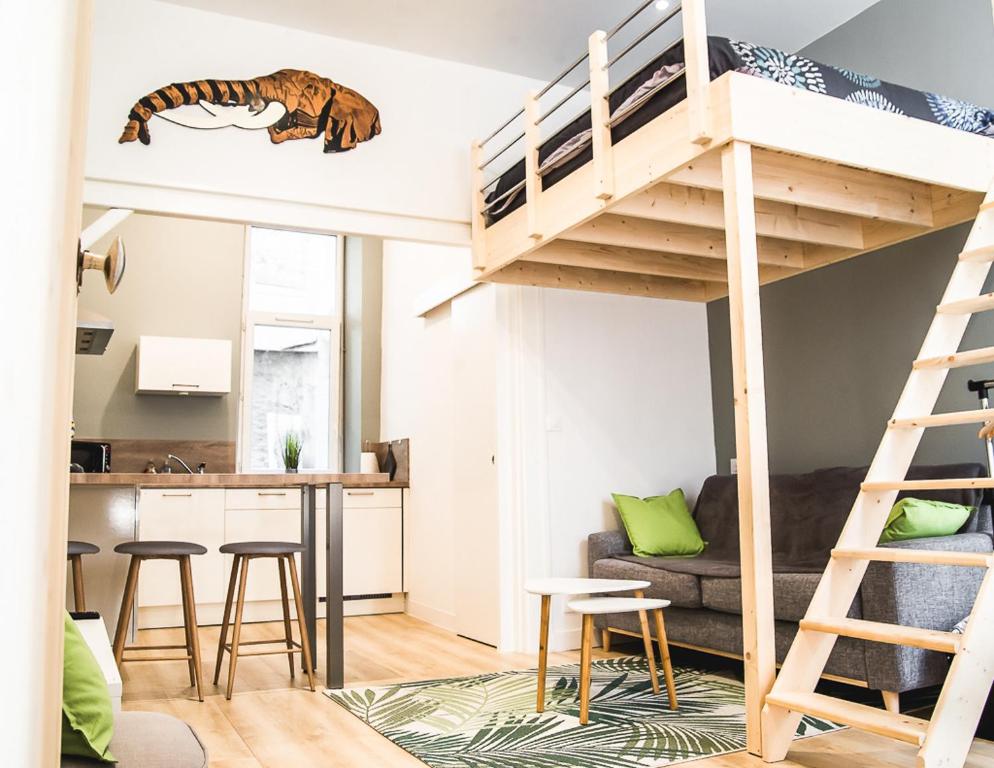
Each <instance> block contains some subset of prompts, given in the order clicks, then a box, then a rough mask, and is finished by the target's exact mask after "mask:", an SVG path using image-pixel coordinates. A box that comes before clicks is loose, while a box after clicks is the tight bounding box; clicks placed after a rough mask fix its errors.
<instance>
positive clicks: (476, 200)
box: [469, 141, 487, 272]
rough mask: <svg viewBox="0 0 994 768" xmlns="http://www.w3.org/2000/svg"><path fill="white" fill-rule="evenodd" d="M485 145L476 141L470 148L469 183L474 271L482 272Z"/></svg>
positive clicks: (483, 254)
mask: <svg viewBox="0 0 994 768" xmlns="http://www.w3.org/2000/svg"><path fill="white" fill-rule="evenodd" d="M482 163H483V145H482V144H481V143H480V142H479V141H474V142H473V143H472V145H470V148H469V166H470V174H469V183H470V189H471V192H472V197H471V200H472V202H471V204H470V209H471V211H470V216H471V219H470V227H471V229H470V232H471V237H472V259H473V271H474V272H482V271H483V270H484V269H485V268H486V266H487V254H486V241H485V239H484V235H485V233H484V226H483V225H484V222H483V204H484V202H483V201H484V195H483V169H482V168H480V165H481V164H482Z"/></svg>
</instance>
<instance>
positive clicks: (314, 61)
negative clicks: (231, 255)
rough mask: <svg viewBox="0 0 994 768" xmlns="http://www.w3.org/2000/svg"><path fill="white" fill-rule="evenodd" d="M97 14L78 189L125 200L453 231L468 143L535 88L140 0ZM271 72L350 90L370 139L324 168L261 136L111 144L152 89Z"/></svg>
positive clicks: (315, 148)
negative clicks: (186, 200) (289, 211)
mask: <svg viewBox="0 0 994 768" xmlns="http://www.w3.org/2000/svg"><path fill="white" fill-rule="evenodd" d="M96 11H97V12H96V20H95V38H94V54H93V55H94V61H93V87H92V99H91V107H90V123H89V135H88V144H87V158H86V161H87V164H86V175H87V178H88V180H89V182H90V184H89V186H88V189H89V190H92V189H94V188H95V187H94V185H95V184H96V183H97V182H102V181H107V180H109V181H113V182H126V183H127V184H128V185H129V189H130V188H131V187H135V186H136V185H138V186H142V185H154V186H164V187H169V188H176V189H179V190H212V191H218V192H223V193H226V194H231V195H236V196H239V198H238V199H241V200H243V201H245V200H246V198H249V197H260V198H265V199H279V200H291V201H299V202H306V203H313V204H318V205H320V206H330V207H333V208H338V209H341V210H348V211H355V210H363V211H376V212H385V213H390V214H399V215H402V216H407V217H422V218H427V219H432V220H445V221H458V222H465V221H467V220H468V218H469V201H470V196H469V183H468V180H469V171H468V163H469V143H470V141H471V140H472V139H473V138H479V137H482V136H483V135H486V134H487V133H489V131H490V129H491V128H492V127H495V126H496V125H498V124H499V123H500V122H502V121H503V119H504V118H506V117H509V116H510V115H511V114H512V113H513V112H514V111H515V110H517V109H518V108H519V106H520V104H521V103H522V100H523V98H524V95H525V94H526V93H527V91H528V90H529V89H530V88H533V87H535V86H536V83H535V81H532V80H529V79H527V78H522V77H519V76H517V75H508V74H504V73H500V72H495V71H493V70H487V69H482V68H479V67H472V66H468V65H464V64H456V63H452V62H447V61H442V60H439V59H432V58H428V57H425V56H417V55H413V54H408V53H402V52H399V51H394V50H390V49H386V48H379V47H376V46H370V45H366V44H361V43H356V42H352V41H348V40H341V39H336V38H331V37H326V36H322V35H317V34H310V33H306V32H302V31H299V30H292V29H288V28H284V27H278V26H273V25H269V24H263V23H259V22H254V21H248V20H244V19H239V18H234V17H228V16H222V15H219V14H213V13H207V12H203V11H199V10H193V9H189V8H185V7H180V6H176V5H172V4H168V3H162V2H154V1H153V0H100V2H99V3H97V9H96ZM329 12H331V11H330V10H329ZM282 68H294V69H307V70H311V71H313V72H315V73H317V74H319V75H321V76H323V77H327V78H330V79H331V80H334V81H335V82H338V83H341V84H344V85H346V86H349V87H351V88H353V89H355V90H357V91H358V92H360V93H361V94H363V95H364V96H366V97H367V98H368V99H369V100H370V101H372V102H373V103H374V104H375V105H376V106H377V107H378V108H379V110H380V114H381V119H382V124H383V133H382V134H381V135H380V136H377V137H376V138H374V139H373V140H372V141H369V142H366V143H363V144H360V145H359V146H358V147H357V148H356V149H355V150H353V151H351V152H346V153H340V154H329V155H325V154H323V153H322V147H323V139H314V140H297V141H288V142H285V143H284V144H282V145H279V146H276V145H272V144H271V143H270V141H269V137H268V135H267V134H266V132H265V131H245V130H239V129H236V128H226V129H221V130H215V131H203V130H194V129H190V128H184V127H181V126H178V125H174V124H172V123H169V122H167V121H165V120H162V119H159V118H153V119H152V121H151V122H150V124H149V128H150V132H151V144H150V145H149V146H143V145H141V144H140V143H138V142H134V143H130V144H123V145H121V144H118V143H117V140H118V137H119V136H120V133H121V130H122V128H123V127H124V124H125V122H126V120H127V117H128V113H129V111H130V109H131V107H132V105H133V104H134V103H135V102H136V101H137V100H138V99H139V98H140V97H141V96H144V95H146V94H147V93H149V92H152V91H154V90H156V89H157V88H160V87H162V86H165V85H168V84H170V83H173V82H181V81H188V80H196V79H203V78H226V79H248V78H251V77H257V76H260V75H266V74H270V73H272V72H274V71H276V70H278V69H282ZM185 109H188V110H191V109H198V108H197V107H193V106H189V107H185ZM132 191H134V190H132ZM135 194H137V192H136V193H135ZM141 199H146V198H144V197H142V198H141ZM101 202H105V203H106V202H108V201H101ZM111 202H113V201H111ZM188 212H193V211H188Z"/></svg>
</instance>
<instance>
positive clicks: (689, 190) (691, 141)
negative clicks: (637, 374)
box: [471, 0, 994, 768]
mask: <svg viewBox="0 0 994 768" xmlns="http://www.w3.org/2000/svg"><path fill="white" fill-rule="evenodd" d="M650 7H657V8H658V7H659V6H658V5H657V3H656V2H654V1H653V0H648V1H647V2H644V3H642V4H640V6H639V7H637V8H636V9H635V10H634V11H633V12H632V13H631V14H630V15H629V16H628V17H627V18H625V19H624V20H623V21H622V22H621V23H620V24H618V25H617V26H616V27H614V28H613V29H612V30H610V31H609V32H606V33H605V32H595V33H594V34H592V35H591V36H590V39H589V44H588V50H587V52H586V53H585V54H584V55H583V56H581V57H580V58H579V59H577V60H576V61H575V62H574V63H573V64H572V65H570V66H569V67H568V68H567V69H566V70H564V71H563V73H562V74H561V75H560V76H559V77H557V78H556V79H555V80H553V81H552V82H551V83H549V84H548V85H546V86H545V87H543V88H542V89H541V90H538V91H535V92H532V93H530V94H529V95H528V96H527V98H526V100H525V104H524V107H523V109H521V110H520V111H519V112H518V113H516V114H515V115H514V116H512V117H511V118H510V119H509V120H508V121H506V122H505V123H504V124H503V125H501V126H500V127H498V129H497V130H496V131H494V132H493V133H492V134H491V135H490V136H488V137H487V138H486V139H484V140H483V141H481V142H474V144H473V145H472V147H471V171H472V263H473V272H474V277H475V279H476V280H478V281H484V282H493V283H505V284H512V285H530V286H539V287H555V288H565V289H574V290H585V291H600V292H607V293H617V294H625V295H635V296H644V297H655V298H664V299H681V300H689V301H711V300H713V299H717V298H722V297H726V296H727V297H728V299H729V319H730V324H731V347H732V374H733V390H734V392H733V394H734V400H735V425H736V458H737V461H738V498H739V532H740V551H741V558H742V600H743V610H742V621H743V637H744V648H743V654H742V655H743V659H744V667H745V698H746V737H747V749H748V751H749V752H751V753H752V754H755V755H760V756H762V757H763V759H764V760H765V761H767V762H776V761H779V760H783V759H784V758H785V756H786V754H787V751H788V749H789V747H790V745H791V743H792V740H793V737H794V732H795V729H796V728H797V724H798V722H799V721H800V718H801V717H802V715H804V714H810V715H816V716H820V717H824V718H826V719H829V720H834V721H836V722H840V723H844V724H847V725H851V726H854V727H857V728H861V729H864V730H867V731H869V732H872V733H877V734H880V735H884V736H888V737H891V738H894V739H898V740H902V741H905V742H909V743H911V744H914V745H916V746H918V747H919V752H918V758H917V764H918V765H919V766H924V767H925V768H938V766H943V767H949V768H952V767H954V766H962V765H963V764H964V762H965V760H966V757H967V754H968V752H969V750H970V745H971V742H972V737H973V733H974V729H975V728H976V724H977V721H978V720H979V718H980V714H981V711H982V709H983V706H984V702H985V700H986V697H987V694H988V691H989V690H990V688H991V683H992V681H994V650H992V649H994V575H992V574H994V556H990V555H983V554H977V553H956V552H944V553H939V552H934V551H926V550H912V549H907V550H900V551H895V550H891V549H886V548H880V547H878V546H877V540H878V538H879V536H880V533H881V532H882V530H883V527H884V525H885V523H886V518H887V513H888V512H889V511H890V508H891V506H892V505H893V504H894V501H895V499H896V497H897V494H898V492H900V491H910V490H929V489H948V488H971V487H972V488H976V487H985V488H994V480H992V479H990V478H984V479H979V480H978V479H976V478H974V479H955V478H953V479H940V480H934V481H920V480H917V481H908V480H906V479H905V476H906V473H907V470H908V467H909V466H910V464H911V461H912V458H913V457H914V453H915V450H916V449H917V447H918V444H919V442H920V440H921V437H922V434H923V432H924V430H925V429H926V428H933V427H943V426H948V425H954V424H970V423H980V424H984V425H987V427H985V428H994V409H985V410H980V411H968V412H962V413H947V414H935V413H933V409H934V408H935V404H936V401H937V399H938V395H939V391H940V389H941V387H942V384H943V382H944V381H945V377H946V374H947V373H948V370H949V369H951V368H955V367H962V366H966V365H975V364H981V363H994V347H987V348H984V349H978V350H969V351H965V352H960V351H959V345H960V343H961V342H962V339H963V335H964V332H965V330H966V326H967V323H968V321H969V319H970V317H971V316H972V314H974V313H977V312H982V311H989V310H994V294H983V293H982V291H983V285H984V281H985V279H986V278H987V276H988V274H989V271H990V268H991V264H992V262H994V191H992V185H991V182H992V177H994V142H992V141H991V140H990V139H991V136H992V135H994V127H992V126H994V114H992V113H991V112H989V111H987V110H984V109H982V108H979V107H976V106H974V105H971V104H966V103H964V102H958V101H956V100H954V99H949V98H947V97H943V96H940V95H938V94H930V93H921V92H918V91H913V90H911V89H906V88H902V87H900V86H894V85H891V84H887V83H882V82H880V81H878V80H877V79H876V78H873V77H872V76H867V75H861V74H858V73H855V72H851V71H849V70H842V69H836V68H830V67H824V66H822V65H818V64H816V63H814V62H811V61H809V60H807V59H804V58H803V57H798V56H790V55H788V54H784V53H782V52H779V51H775V50H773V49H766V48H761V47H757V46H751V45H748V44H744V43H737V42H734V41H727V40H723V39H721V38H709V37H708V35H707V26H706V22H705V16H704V0H683V2H682V4H680V5H676V6H675V7H673V8H672V9H670V10H666V11H664V12H663V13H662V14H661V15H660V17H659V18H658V19H657V20H655V21H654V22H653V23H651V24H650V26H649V27H648V29H646V30H645V31H643V32H641V33H639V34H637V35H636V36H635V37H634V39H633V40H632V41H631V42H630V43H628V44H627V45H624V46H623V47H622V48H621V50H620V51H619V52H617V53H615V54H614V56H613V57H612V56H611V55H609V51H608V45H609V42H610V41H611V40H612V39H614V38H615V36H616V35H617V34H618V33H619V32H620V31H621V30H622V29H624V28H626V27H627V26H628V25H629V24H631V23H633V22H634V21H636V20H637V19H639V18H644V17H643V13H644V12H645V11H646V10H647V9H649V8H650ZM677 14H680V17H681V20H682V36H681V39H680V40H678V41H677V42H676V43H674V44H673V45H671V46H668V47H667V48H666V49H665V50H664V51H663V52H662V53H661V54H659V55H658V56H656V57H655V58H654V59H653V60H652V61H651V62H649V63H648V64H646V65H645V66H644V67H642V68H641V69H640V70H639V72H637V73H636V75H634V76H633V77H632V78H628V79H626V80H625V81H624V82H623V83H622V84H621V85H619V86H617V87H615V88H612V87H611V85H610V76H611V73H612V68H613V67H615V65H616V64H617V62H618V61H619V60H621V59H622V58H623V57H625V56H628V55H629V54H630V53H631V52H632V51H633V50H635V49H636V48H637V47H638V46H639V45H640V44H641V43H642V42H644V41H645V40H647V39H649V38H650V36H651V35H652V34H653V33H654V32H655V31H656V30H659V29H661V28H662V27H663V26H664V25H665V24H666V23H667V22H669V21H670V20H671V19H674V18H675V17H676V16H677ZM583 64H586V65H587V78H586V80H585V81H584V82H583V83H581V84H580V85H578V86H576V87H574V88H572V89H570V88H568V87H567V86H565V85H563V84H562V83H563V81H564V79H565V78H566V77H567V76H568V75H570V73H571V72H573V71H574V70H576V69H577V68H579V67H580V66H581V65H583ZM757 75H758V76H757ZM579 97H583V98H586V99H588V100H589V105H588V106H585V107H584V110H583V112H582V113H581V115H580V116H579V117H578V118H576V119H575V120H573V121H571V122H569V123H567V125H566V126H565V127H563V128H561V129H559V130H557V131H556V132H555V133H554V134H553V135H552V136H551V137H550V138H548V139H546V140H545V141H543V140H542V138H541V132H542V128H543V125H548V124H549V123H547V122H546V121H548V120H549V118H550V116H551V115H553V114H555V113H556V112H557V110H559V109H561V108H562V106H563V105H564V104H567V103H568V102H569V101H570V100H571V99H574V98H579ZM543 98H545V99H546V100H555V103H553V104H552V106H551V107H550V106H547V105H546V104H543V102H542V99H543ZM543 109H544V111H543ZM508 131H511V132H512V133H513V134H514V135H513V136H511V137H510V138H509V137H508V136H507V132H508ZM522 141H523V155H524V157H523V160H521V161H520V162H518V163H512V165H511V166H510V167H503V168H502V169H501V170H499V171H498V170H496V169H497V168H499V167H500V163H498V162H497V161H498V160H501V159H502V158H504V160H502V162H506V158H507V157H508V156H509V155H510V152H511V150H512V149H513V148H514V147H516V146H518V145H519V144H520V143H521V142H522ZM495 147H496V148H495ZM487 155H489V156H487ZM485 157H486V159H484V158H485ZM488 176H489V177H490V178H489V180H488V179H487V177H488ZM971 220H975V223H974V225H973V228H972V230H971V232H970V235H969V237H968V239H967V241H966V245H965V246H964V251H963V252H962V253H961V255H960V258H959V260H958V261H957V264H956V266H955V268H954V270H953V274H952V277H951V278H950V281H949V285H948V287H947V288H946V291H945V293H944V295H943V299H942V303H941V304H940V305H939V306H938V307H937V309H936V315H935V319H934V321H933V323H932V326H931V327H930V329H929V331H928V334H927V335H926V338H925V341H924V344H923V346H922V349H921V352H920V354H919V357H918V359H916V360H915V361H914V362H913V364H912V366H911V373H910V375H909V378H908V382H907V384H906V386H905V388H904V390H903V393H902V395H901V398H900V400H899V401H898V404H897V407H896V409H895V412H894V418H893V419H891V420H890V421H889V422H888V424H887V425H886V430H885V432H884V437H883V439H882V441H881V443H880V447H879V449H878V451H877V453H876V455H875V457H874V460H873V462H872V464H871V465H870V468H869V470H868V474H867V478H866V482H864V483H863V484H862V486H861V488H860V491H859V493H858V495H857V498H856V501H855V503H854V505H853V509H852V512H851V514H850V518H849V521H848V522H847V524H846V526H845V528H844V530H843V532H842V534H841V536H840V539H839V544H838V546H837V548H836V549H835V550H833V551H832V559H831V561H830V563H829V565H828V566H827V568H826V571H825V574H824V575H823V577H822V579H821V582H820V584H819V587H818V589H817V590H816V592H815V594H814V597H813V598H812V600H811V603H810V605H809V607H808V611H807V614H806V616H805V619H804V620H802V621H801V622H800V627H799V630H798V633H797V636H796V637H795V639H794V642H793V645H792V647H791V649H790V651H789V653H788V655H787V658H786V659H785V660H784V664H783V666H782V668H781V671H780V673H779V676H778V675H777V671H776V654H775V648H774V635H773V604H772V601H773V597H772V565H771V552H770V550H771V545H770V516H769V503H770V502H769V471H768V452H767V437H766V399H765V391H764V389H765V383H764V370H763V352H762V326H761V321H760V292H759V288H760V285H762V284H766V283H770V282H773V281H776V280H781V279H785V278H789V277H792V276H794V275H797V274H800V273H802V272H807V271H810V270H812V269H817V268H819V267H823V266H827V265H829V264H832V263H835V262H838V261H841V260H843V259H848V258H852V257H854V256H857V255H859V254H862V253H866V252H869V251H874V250H876V249H879V248H882V247H884V246H888V245H892V244H895V243H899V242H902V241H904V240H908V239H911V238H916V237H920V236H922V235H925V234H927V233H929V232H933V231H936V230H940V229H944V228H947V227H950V226H953V225H955V224H959V223H962V222H966V221H971ZM874 560H886V561H891V562H914V563H922V564H926V565H929V566H934V565H945V566H959V567H980V568H986V569H987V570H986V572H985V576H984V579H983V582H982V585H981V587H980V591H979V593H978V596H977V599H976V603H975V606H974V610H973V613H972V614H971V618H970V620H969V622H968V624H967V626H966V630H965V632H964V634H963V635H961V636H959V635H952V634H951V633H949V632H944V631H936V630H932V629H923V628H917V627H899V626H896V625H886V624H877V623H874V622H865V621H859V620H852V619H848V618H847V611H848V609H849V606H850V605H851V603H852V600H853V598H854V597H855V595H856V593H857V590H858V589H859V585H860V582H861V580H862V577H863V575H864V573H865V572H866V568H867V567H868V565H869V563H870V562H871V561H874ZM839 636H847V637H857V638H861V639H863V640H869V641H875V642H889V643H896V644H900V645H910V646H912V647H916V648H923V649H930V650H934V651H943V652H947V653H952V654H954V659H953V661H952V664H951V667H950V672H949V676H948V677H947V680H946V683H945V685H944V686H943V689H942V692H941V694H940V696H939V700H938V702H937V704H936V708H935V712H934V714H933V716H932V719H931V720H930V721H925V720H920V719H918V718H914V717H909V716H907V715H902V714H900V713H899V712H895V711H882V710H878V709H875V708H872V707H868V706H866V705H861V704H855V703H852V702H848V701H845V700H841V699H836V698H832V697H828V696H823V695H819V694H817V693H815V692H814V691H815V685H816V684H817V682H818V680H819V678H820V676H821V675H822V673H823V672H824V667H825V663H826V661H827V660H828V656H829V654H830V653H831V651H832V648H833V647H834V644H835V641H836V639H837V637H839ZM828 738H830V737H828Z"/></svg>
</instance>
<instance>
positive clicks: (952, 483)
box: [860, 477, 994, 493]
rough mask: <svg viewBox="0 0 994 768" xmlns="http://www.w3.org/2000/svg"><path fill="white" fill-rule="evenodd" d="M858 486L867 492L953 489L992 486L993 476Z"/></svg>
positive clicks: (890, 481)
mask: <svg viewBox="0 0 994 768" xmlns="http://www.w3.org/2000/svg"><path fill="white" fill-rule="evenodd" d="M860 488H862V489H863V490H864V491H867V492H868V493H873V492H876V491H955V490H965V489H967V488H994V478H991V477H963V478H952V479H947V480H880V481H878V482H870V483H863V484H862V485H861V486H860Z"/></svg>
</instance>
